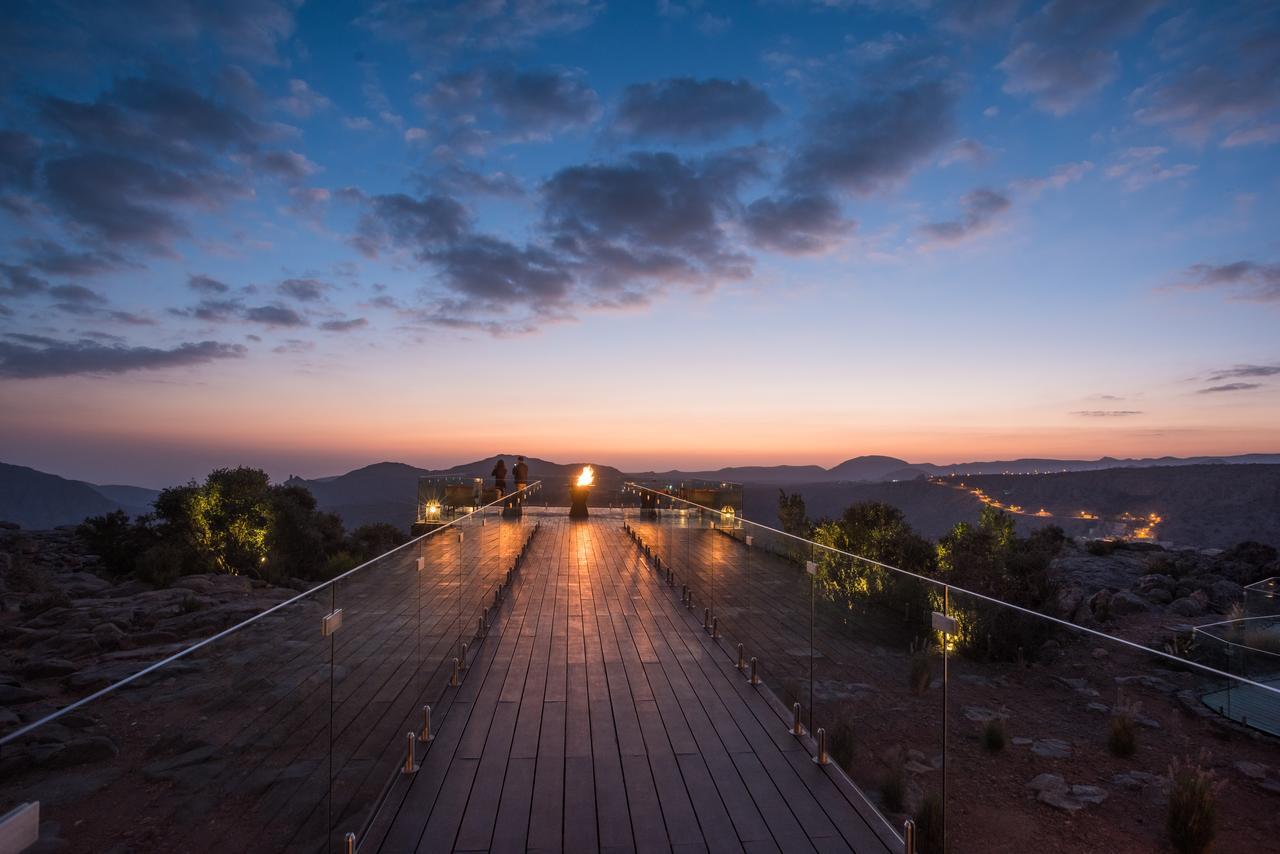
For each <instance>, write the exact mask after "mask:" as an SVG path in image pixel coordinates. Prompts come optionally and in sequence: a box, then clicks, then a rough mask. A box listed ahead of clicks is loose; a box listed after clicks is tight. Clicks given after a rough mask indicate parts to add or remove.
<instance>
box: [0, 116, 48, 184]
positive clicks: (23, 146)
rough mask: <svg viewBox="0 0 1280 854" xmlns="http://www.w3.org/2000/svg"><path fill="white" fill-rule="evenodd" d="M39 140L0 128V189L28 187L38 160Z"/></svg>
mask: <svg viewBox="0 0 1280 854" xmlns="http://www.w3.org/2000/svg"><path fill="white" fill-rule="evenodd" d="M40 148H41V146H40V140H38V139H36V138H35V137H34V136H31V135H30V134H26V133H22V132H20V131H13V130H0V189H4V188H6V187H16V188H18V189H30V188H31V186H32V185H33V183H34V182H35V174H36V165H37V164H38V163H39V160H40Z"/></svg>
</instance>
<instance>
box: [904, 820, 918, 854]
mask: <svg viewBox="0 0 1280 854" xmlns="http://www.w3.org/2000/svg"><path fill="white" fill-rule="evenodd" d="M902 852H903V854H916V823H915V822H914V821H912V820H911V819H907V820H906V821H904V822H903V823H902Z"/></svg>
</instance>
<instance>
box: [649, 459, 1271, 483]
mask: <svg viewBox="0 0 1280 854" xmlns="http://www.w3.org/2000/svg"><path fill="white" fill-rule="evenodd" d="M1247 464H1255V465H1280V454H1239V455H1237V456H1230V457H1152V458H1146V459H1117V458H1115V457H1099V458H1098V459H1096V460H1055V459H1048V458H1045V459H1037V458H1033V457H1028V458H1023V459H1017V460H989V461H986V462H971V463H951V464H947V465H935V464H934V463H909V462H907V461H906V460H900V459H897V458H896V457H883V456H874V455H868V456H861V457H853V458H852V459H848V460H845V461H844V462H842V463H840V464H839V465H835V466H832V467H831V468H829V469H826V468H823V467H822V466H812V465H811V466H796V465H781V466H731V467H728V468H722V469H714V470H705V471H681V470H678V469H673V470H671V471H665V472H637V473H635V474H634V475H633V476H635V477H655V478H664V479H667V480H672V481H677V480H683V479H686V478H705V479H707V480H731V481H736V482H738V483H788V484H796V483H832V482H837V481H851V482H855V483H884V482H888V481H895V480H912V479H914V478H917V477H925V476H928V475H945V474H1051V473H1055V472H1073V471H1099V470H1102V469H1113V468H1155V467H1160V466H1189V465H1247Z"/></svg>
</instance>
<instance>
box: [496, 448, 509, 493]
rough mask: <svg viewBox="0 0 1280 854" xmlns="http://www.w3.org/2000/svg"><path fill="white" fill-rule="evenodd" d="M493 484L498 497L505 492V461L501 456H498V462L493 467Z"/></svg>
mask: <svg viewBox="0 0 1280 854" xmlns="http://www.w3.org/2000/svg"><path fill="white" fill-rule="evenodd" d="M493 485H494V486H495V487H497V489H498V497H499V498H501V497H502V496H504V495H506V494H507V463H506V461H505V460H503V459H502V457H498V463H497V465H495V466H494V467H493Z"/></svg>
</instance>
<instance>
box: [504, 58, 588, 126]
mask: <svg viewBox="0 0 1280 854" xmlns="http://www.w3.org/2000/svg"><path fill="white" fill-rule="evenodd" d="M583 77H584V75H583V73H582V72H580V71H576V70H570V69H551V70H539V71H513V70H510V69H506V70H498V71H491V72H490V73H489V75H488V83H489V89H490V93H491V97H492V99H493V100H492V103H493V108H494V109H495V110H496V111H497V113H498V114H499V115H500V116H502V119H503V121H504V122H505V123H506V125H507V127H508V128H511V129H513V130H517V131H521V132H524V133H532V134H547V133H550V132H551V131H553V130H558V129H562V128H566V127H577V126H582V125H588V124H591V123H592V122H594V121H595V120H596V119H597V118H599V116H600V99H599V97H598V96H597V95H596V92H595V90H594V89H592V88H591V87H590V86H588V85H586V83H585V82H584V81H583Z"/></svg>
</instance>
